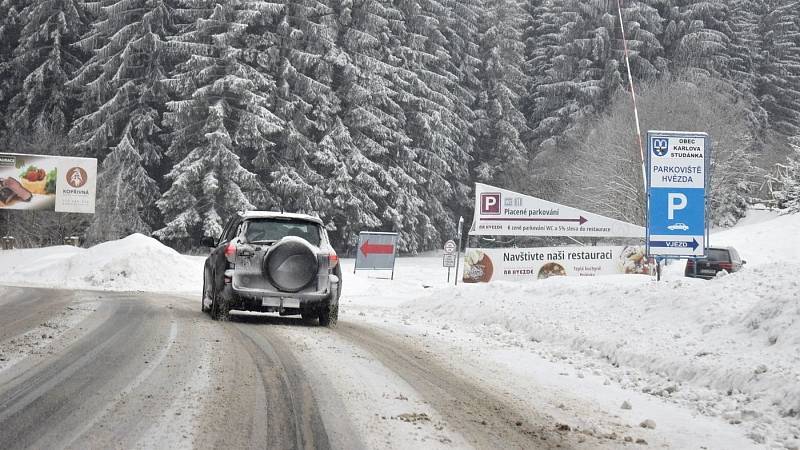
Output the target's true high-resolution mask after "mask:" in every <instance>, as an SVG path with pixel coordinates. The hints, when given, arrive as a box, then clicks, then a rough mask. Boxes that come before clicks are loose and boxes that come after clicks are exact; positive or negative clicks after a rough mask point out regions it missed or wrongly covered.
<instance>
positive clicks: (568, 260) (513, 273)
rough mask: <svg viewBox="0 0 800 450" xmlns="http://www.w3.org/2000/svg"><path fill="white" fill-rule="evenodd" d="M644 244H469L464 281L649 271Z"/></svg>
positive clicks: (477, 281)
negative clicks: (578, 245)
mask: <svg viewBox="0 0 800 450" xmlns="http://www.w3.org/2000/svg"><path fill="white" fill-rule="evenodd" d="M648 273H649V265H648V261H647V258H646V257H645V249H644V246H627V247H621V246H616V247H537V248H468V249H467V252H466V254H465V256H464V274H463V280H464V282H465V283H488V282H489V281H493V280H508V281H529V280H537V279H543V278H549V277H551V276H584V277H585V276H589V277H591V276H596V275H614V274H648Z"/></svg>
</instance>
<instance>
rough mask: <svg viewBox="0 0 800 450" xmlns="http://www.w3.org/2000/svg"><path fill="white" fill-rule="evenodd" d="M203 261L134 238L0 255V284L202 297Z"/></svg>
mask: <svg viewBox="0 0 800 450" xmlns="http://www.w3.org/2000/svg"><path fill="white" fill-rule="evenodd" d="M204 260H205V258H202V257H196V256H186V255H181V254H180V253H178V252H176V251H175V250H173V249H171V248H169V247H167V246H165V245H163V244H161V243H160V242H158V241H157V240H155V239H153V238H149V237H147V236H144V235H141V234H133V235H131V236H128V237H126V238H124V239H120V240H117V241H109V242H105V243H102V244H99V245H96V246H94V247H91V248H88V249H84V248H77V247H68V246H58V247H46V248H36V249H21V250H6V251H0V269H2V271H0V284H6V285H20V286H38V287H55V288H61V289H88V290H103V291H147V292H185V293H194V294H198V295H199V293H200V291H201V290H202V286H203V261H204Z"/></svg>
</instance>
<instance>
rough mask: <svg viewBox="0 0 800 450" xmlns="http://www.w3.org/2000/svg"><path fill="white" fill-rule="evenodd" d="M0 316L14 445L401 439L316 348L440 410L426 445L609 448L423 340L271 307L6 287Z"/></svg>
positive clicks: (325, 443) (2, 370) (274, 444)
mask: <svg viewBox="0 0 800 450" xmlns="http://www.w3.org/2000/svg"><path fill="white" fill-rule="evenodd" d="M0 311H2V313H1V314H0V448H4V449H17V448H37V449H42V448H76V449H84V448H270V449H307V448H314V449H327V448H347V449H356V448H375V447H376V446H383V447H385V448H394V447H399V445H398V444H397V442H398V441H390V440H387V439H383V437H384V436H383V435H390V434H392V433H393V432H394V431H393V429H392V428H391V427H392V426H393V425H386V426H383V427H381V426H375V427H372V428H370V427H369V426H366V427H365V426H361V425H358V424H360V423H361V424H363V423H369V422H366V421H365V420H366V419H365V420H360V419H361V418H360V417H355V416H358V415H360V414H363V415H364V418H368V419H370V420H376V419H374V416H377V415H378V414H377V413H376V412H375V411H372V410H371V408H370V403H371V402H370V400H371V399H370V398H363V399H361V404H362V405H364V406H363V407H361V409H360V410H359V411H356V412H355V413H353V412H352V410H350V412H347V413H346V412H345V411H348V410H347V409H346V408H344V406H343V405H344V404H345V403H347V401H348V398H347V396H348V395H354V394H353V390H351V389H347V388H342V387H341V386H338V385H336V384H334V383H328V382H327V379H328V378H326V376H325V375H324V373H322V371H321V369H319V368H318V367H319V366H318V365H315V364H318V363H319V357H318V356H316V357H315V356H314V355H315V353H314V352H313V351H310V350H315V349H317V350H318V349H319V348H324V349H326V351H329V352H331V353H332V354H335V353H337V352H340V353H341V352H345V351H350V352H351V353H352V352H356V353H357V354H358V355H362V354H363V355H368V356H364V358H369V361H371V363H372V364H374V365H380V367H381V368H382V370H383V369H386V370H387V371H388V372H389V373H391V374H392V375H391V376H392V378H396V379H397V380H401V381H398V382H396V383H399V382H402V383H407V385H409V386H410V387H411V388H412V389H413V391H414V392H415V395H419V396H420V398H421V399H422V402H424V404H426V405H429V406H430V408H431V410H432V411H435V412H436V414H438V415H439V416H440V417H441V418H442V421H441V423H440V424H435V425H433V428H431V430H432V431H431V432H432V433H434V434H435V433H441V436H443V437H442V438H441V439H440V440H439V441H433V442H432V441H420V442H425V443H421V444H420V446H421V447H430V448H462V447H472V448H525V449H535V448H573V447H583V448H594V447H596V446H597V445H596V444H599V443H598V442H593V441H591V440H590V441H588V442H587V441H586V439H585V436H576V435H573V434H571V433H570V432H569V430H559V429H557V428H555V427H553V424H552V423H549V422H548V421H547V419H546V418H544V417H540V416H538V415H537V414H536V413H535V412H533V413H531V412H530V411H525V410H521V409H519V408H518V407H517V406H515V405H514V404H512V403H511V402H509V401H507V399H505V398H503V397H502V396H500V395H498V394H497V392H493V391H491V390H490V389H487V388H485V387H484V386H482V385H480V383H477V382H476V381H474V380H471V379H469V378H468V377H464V376H463V375H462V374H457V373H453V372H451V371H449V370H448V369H447V367H445V366H444V365H443V364H442V363H441V361H440V360H435V359H434V358H431V356H430V354H429V353H428V352H426V351H423V350H422V348H420V347H418V346H415V345H414V344H413V342H409V341H408V340H403V339H401V337H399V336H395V335H392V334H391V333H390V332H388V331H386V330H381V329H378V328H373V327H370V326H367V325H364V324H357V323H350V322H348V321H347V320H342V321H340V323H339V326H338V327H337V328H334V329H326V328H322V327H318V326H316V325H310V326H309V325H304V324H303V323H302V322H301V321H300V320H299V319H294V318H282V317H276V316H264V315H251V316H234V317H233V319H232V320H230V321H223V322H213V321H211V320H210V318H209V317H208V316H207V315H206V314H203V313H201V312H200V305H199V300H196V299H190V298H183V297H170V296H168V295H159V294H146V293H105V292H102V293H101V292H73V291H59V290H45V289H32V288H10V287H9V288H6V287H0ZM347 348H350V349H351V350H346V349H347ZM353 349H354V350H353ZM342 364H347V362H346V360H343V362H342ZM332 370H333V371H336V370H337V369H336V367H335V366H334V369H332ZM364 382H365V383H366V382H367V381H366V380H365V381H364ZM385 383H390V381H386V382H385ZM362 396H363V394H362ZM376 403H377V400H376ZM351 409H352V408H351ZM422 418H423V419H425V420H427V417H422ZM405 419H407V417H404V420H405ZM409 421H413V418H412V419H408V420H405V422H409ZM384 422H387V421H384ZM381 423H383V422H381ZM397 423H400V422H397ZM401 425H404V426H405V425H407V424H406V423H403V424H401ZM434 428H435V429H434ZM414 430H415V432H416V430H422V425H420V426H418V427H416V428H414ZM423 431H424V430H423ZM448 436H449V437H448ZM579 439H580V440H579ZM380 442H385V444H380V445H379V444H376V443H380ZM392 442H394V443H392ZM434 444H435V445H434Z"/></svg>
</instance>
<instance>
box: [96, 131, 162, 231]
mask: <svg viewBox="0 0 800 450" xmlns="http://www.w3.org/2000/svg"><path fill="white" fill-rule="evenodd" d="M130 127H131V125H130V124H129V125H128V129H126V130H125V131H124V133H123V135H122V140H121V141H120V142H119V144H117V145H116V146H115V147H113V148H112V149H111V153H109V154H108V155H107V156H106V158H105V160H103V166H102V170H101V171H100V173H99V175H98V179H97V186H98V189H97V203H98V205H102V207H99V208H97V212H96V214H95V219H94V221H93V222H92V223H91V226H90V227H89V230H88V231H87V233H86V235H87V240H88V241H89V242H104V241H108V240H112V239H118V238H119V237H121V236H127V235H129V234H132V233H137V232H143V231H146V230H149V229H150V224H149V223H148V222H147V221H146V220H147V219H150V220H153V218H152V217H149V216H148V215H149V214H152V212H151V211H152V207H151V206H150V205H153V204H154V203H155V201H156V200H157V199H158V196H159V190H158V185H157V184H156V182H155V181H154V180H153V179H152V178H150V176H149V175H148V174H147V172H146V171H145V169H144V168H143V167H142V157H141V156H140V154H139V152H138V151H137V150H136V148H134V146H133V142H134V141H133V138H132V137H131V135H130Z"/></svg>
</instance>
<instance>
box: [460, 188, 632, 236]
mask: <svg viewBox="0 0 800 450" xmlns="http://www.w3.org/2000/svg"><path fill="white" fill-rule="evenodd" d="M469 234H470V235H506V236H509V235H512V236H582V237H635V238H642V239H644V237H645V229H644V227H640V226H638V225H633V224H630V223H627V222H623V221H621V220H616V219H611V218H608V217H604V216H601V215H599V214H593V213H590V212H587V211H582V210H580V209H577V208H571V207H569V206H564V205H559V204H558V203H553V202H548V201H547V200H542V199H540V198H536V197H531V196H529V195H523V194H520V193H517V192H514V191H509V190H506V189H500V188H497V187H494V186H489V185H487V184H481V183H476V184H475V219H474V220H473V222H472V228H471V229H470V231H469Z"/></svg>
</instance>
